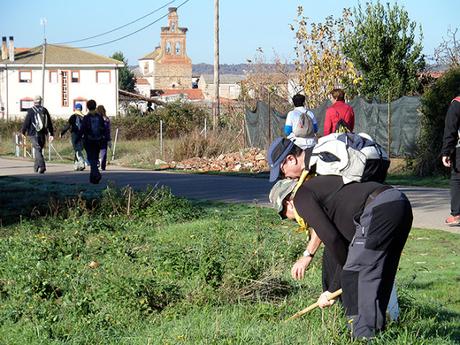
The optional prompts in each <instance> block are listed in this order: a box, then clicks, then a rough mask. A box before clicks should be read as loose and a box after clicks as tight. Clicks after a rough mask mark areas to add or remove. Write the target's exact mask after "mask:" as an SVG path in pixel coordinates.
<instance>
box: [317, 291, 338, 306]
mask: <svg viewBox="0 0 460 345" xmlns="http://www.w3.org/2000/svg"><path fill="white" fill-rule="evenodd" d="M330 294H331V293H330V292H329V291H324V292H323V293H322V294H321V295H320V296H319V298H318V306H319V307H320V308H321V309H323V308H327V307H330V306H331V305H333V304H334V302H335V300H334V299H331V300H328V298H329V295H330Z"/></svg>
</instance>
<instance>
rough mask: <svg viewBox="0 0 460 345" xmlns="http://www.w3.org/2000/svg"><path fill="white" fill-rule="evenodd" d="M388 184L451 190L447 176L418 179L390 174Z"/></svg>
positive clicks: (405, 175)
mask: <svg viewBox="0 0 460 345" xmlns="http://www.w3.org/2000/svg"><path fill="white" fill-rule="evenodd" d="M386 182H387V183H388V184H391V185H400V186H417V187H433V188H449V178H448V177H446V176H431V177H418V176H412V175H407V174H389V175H388V177H387V179H386Z"/></svg>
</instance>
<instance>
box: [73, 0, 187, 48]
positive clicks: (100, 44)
mask: <svg viewBox="0 0 460 345" xmlns="http://www.w3.org/2000/svg"><path fill="white" fill-rule="evenodd" d="M189 1H190V0H185V1H184V2H183V3H181V4H180V5H179V6H177V8H180V7H182V6H183V5H185V4H186V3H187V2H189ZM168 14H169V13H166V14H165V15H163V16H161V17H160V18H158V19H156V20H154V21H153V22H151V23H149V24H147V25H145V26H143V27H141V28H140V29H138V30H136V31H134V32H131V33H129V34H127V35H124V36H121V37H118V38H115V39H113V40H110V41H106V42H103V43H99V44H93V45H90V46H84V47H75V48H80V49H84V48H94V47H99V46H103V45H106V44H110V43H113V42H116V41H120V40H122V39H124V38H126V37H129V36H132V35H134V34H137V33H138V32H139V31H142V30H144V29H147V28H148V27H149V26H152V25H153V24H155V23H157V22H159V21H160V20H162V19H163V18H165V17H167V16H168Z"/></svg>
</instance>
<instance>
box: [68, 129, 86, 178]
mask: <svg viewBox="0 0 460 345" xmlns="http://www.w3.org/2000/svg"><path fill="white" fill-rule="evenodd" d="M71 140H72V147H73V150H74V152H75V158H74V165H75V170H79V171H81V170H85V159H84V158H83V152H82V150H83V144H82V141H81V139H79V137H78V135H77V134H76V133H72V137H71Z"/></svg>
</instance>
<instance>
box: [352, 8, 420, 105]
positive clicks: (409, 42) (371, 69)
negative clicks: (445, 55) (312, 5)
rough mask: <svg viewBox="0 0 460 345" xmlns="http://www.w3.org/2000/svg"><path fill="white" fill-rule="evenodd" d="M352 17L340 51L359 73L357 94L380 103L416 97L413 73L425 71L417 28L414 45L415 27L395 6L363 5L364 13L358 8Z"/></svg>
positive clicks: (402, 9)
mask: <svg viewBox="0 0 460 345" xmlns="http://www.w3.org/2000/svg"><path fill="white" fill-rule="evenodd" d="M353 16H354V19H353V25H352V26H351V28H352V29H351V30H349V31H347V32H345V33H344V39H343V50H344V53H345V55H346V56H347V57H348V58H349V59H350V60H351V61H352V62H353V64H354V66H355V67H356V68H357V69H358V70H359V72H360V73H361V76H362V83H360V84H359V85H358V86H357V91H358V92H359V93H360V94H361V95H363V96H365V97H367V98H369V99H371V98H374V97H375V98H377V99H379V100H381V101H387V100H388V99H391V100H394V99H396V98H399V97H401V96H404V95H410V94H415V93H417V92H418V91H419V90H420V82H419V79H418V77H417V73H418V72H420V71H422V70H423V69H424V68H425V58H424V55H423V54H422V44H421V40H422V37H423V36H422V30H421V27H419V40H418V41H417V40H416V38H415V36H416V28H417V25H416V23H415V22H413V21H411V20H410V19H409V15H408V13H407V11H406V10H405V9H404V8H403V7H399V6H398V5H397V4H394V5H393V6H390V4H389V3H387V4H386V6H384V5H382V4H381V3H380V2H377V3H374V4H372V3H366V8H365V9H363V8H362V7H361V4H359V5H358V7H357V8H355V9H354V11H353Z"/></svg>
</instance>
